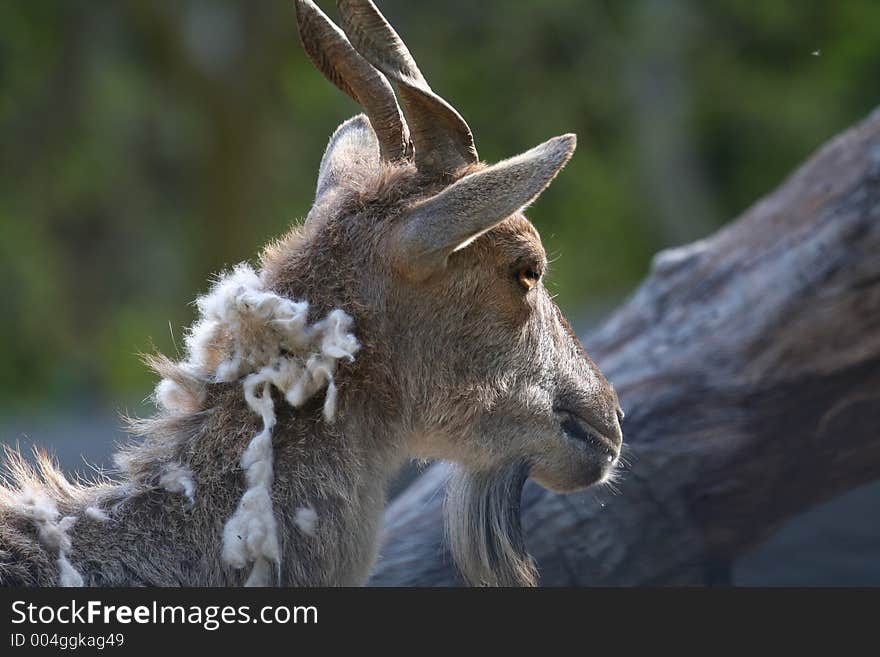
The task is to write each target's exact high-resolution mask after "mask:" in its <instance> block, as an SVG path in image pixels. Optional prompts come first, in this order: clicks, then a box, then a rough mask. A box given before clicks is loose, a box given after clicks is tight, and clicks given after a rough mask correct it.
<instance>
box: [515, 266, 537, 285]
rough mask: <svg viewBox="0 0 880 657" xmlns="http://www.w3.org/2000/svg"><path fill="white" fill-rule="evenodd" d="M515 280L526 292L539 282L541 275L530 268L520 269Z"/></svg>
mask: <svg viewBox="0 0 880 657" xmlns="http://www.w3.org/2000/svg"><path fill="white" fill-rule="evenodd" d="M517 278H518V279H519V283H520V285H522V286H523V287H524V288H525V289H526V290H531V289H532V288H533V287H535V286H536V285H537V284H538V282H539V281H540V280H541V273H540V272H539V271H537V270H536V269H535V268H534V267H531V266H525V267H520V268H519V271H518V273H517Z"/></svg>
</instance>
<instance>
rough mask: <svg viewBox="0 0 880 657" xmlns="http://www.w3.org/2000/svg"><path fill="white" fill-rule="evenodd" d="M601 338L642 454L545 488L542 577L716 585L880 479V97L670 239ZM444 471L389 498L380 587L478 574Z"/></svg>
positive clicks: (593, 348)
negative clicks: (787, 528) (592, 479)
mask: <svg viewBox="0 0 880 657" xmlns="http://www.w3.org/2000/svg"><path fill="white" fill-rule="evenodd" d="M586 346H587V350H588V351H589V352H590V354H591V355H592V356H593V357H594V359H595V360H596V361H597V363H598V364H599V366H600V367H601V368H602V370H603V371H604V372H606V374H607V375H608V378H609V379H610V380H611V381H613V382H614V384H615V387H616V388H617V390H618V392H619V395H620V399H621V402H622V406H623V408H624V410H625V411H626V421H625V423H624V426H623V428H624V434H625V438H626V441H627V443H628V444H629V456H628V458H629V461H630V462H631V467H629V468H627V469H626V470H625V472H624V473H623V479H622V480H621V481H620V483H619V484H618V487H619V489H620V493H619V494H618V495H609V494H602V493H601V492H600V493H596V492H594V491H585V492H584V493H580V494H575V495H569V496H564V495H557V494H554V493H550V492H548V491H545V490H543V489H541V488H540V487H538V486H537V485H534V484H532V483H531V482H530V483H529V484H528V485H527V486H526V489H525V491H524V493H523V524H524V527H525V531H526V538H527V544H528V546H529V549H530V551H531V552H532V554H533V555H534V556H535V558H536V560H537V562H538V566H539V569H540V573H541V583H542V584H543V585H556V586H571V585H579V586H580V585H665V584H701V583H706V582H710V583H711V582H712V581H714V580H715V579H716V574H717V573H722V574H723V572H724V569H725V564H728V563H729V562H730V560H731V559H733V558H735V557H737V556H738V555H741V554H742V553H743V552H744V551H745V550H747V549H748V548H750V547H752V546H754V545H755V544H757V543H759V542H760V541H761V540H762V539H764V538H765V537H767V536H768V534H770V533H771V532H773V530H774V529H776V528H777V527H778V526H779V525H780V523H781V522H782V521H784V520H785V519H786V518H788V517H790V516H792V515H794V514H797V513H799V512H801V511H804V510H806V509H808V508H809V507H811V506H814V505H816V504H818V503H820V502H823V501H825V500H828V499H830V498H832V497H834V496H836V495H838V494H840V493H842V492H844V491H846V490H848V489H850V488H854V487H856V486H858V485H860V484H863V483H866V482H868V481H871V480H873V479H876V478H878V477H880V109H878V110H875V111H874V112H873V113H872V114H871V115H870V116H869V117H868V118H867V119H865V120H864V121H863V122H862V123H861V124H859V125H857V126H855V127H854V128H852V129H850V130H848V131H847V132H845V133H843V134H842V135H840V136H838V137H837V138H835V139H834V140H832V141H831V142H830V143H828V144H827V145H825V146H824V147H823V148H822V149H821V150H820V151H819V152H818V153H816V154H815V155H814V156H813V157H812V158H811V159H810V160H809V161H808V162H807V163H806V164H804V165H803V166H802V167H801V168H800V169H798V170H797V171H796V172H795V173H794V174H793V175H791V177H790V178H789V179H788V180H786V181H785V182H784V183H783V184H782V186H780V187H779V188H778V189H777V190H776V191H775V192H773V193H772V194H770V195H769V196H767V197H766V198H764V199H763V200H761V201H759V202H758V203H757V204H756V205H754V206H753V207H752V208H750V209H749V210H748V211H746V212H745V213H744V214H743V216H741V217H740V218H739V219H738V220H736V221H735V222H733V223H731V224H729V225H728V226H726V227H725V228H723V229H722V230H720V231H719V232H718V233H716V234H715V235H713V236H711V237H709V238H707V239H704V240H701V241H699V242H696V243H694V244H691V245H689V246H686V247H682V248H678V249H674V250H670V251H665V252H662V253H660V254H658V255H657V257H656V258H655V259H654V262H653V265H652V269H651V272H650V275H649V276H648V278H647V279H646V280H645V282H644V283H643V284H642V285H641V287H640V288H639V289H638V290H637V291H636V292H635V294H634V295H633V296H632V297H631V298H630V299H629V300H628V301H627V302H626V303H624V304H623V306H622V307H621V308H620V309H619V310H617V312H615V313H614V314H613V315H612V317H611V318H610V319H609V320H608V321H607V322H606V323H605V324H604V325H603V326H602V327H601V328H600V329H599V330H598V331H597V332H596V334H595V335H593V336H592V337H591V339H590V340H589V341H587V344H586ZM445 467H446V466H445V465H443V464H437V465H435V466H432V467H431V468H430V469H429V470H428V471H427V472H426V473H425V474H424V475H422V476H421V477H420V478H419V479H418V480H416V482H415V483H414V484H412V485H411V486H410V488H409V489H408V490H406V491H405V492H404V493H403V494H402V495H401V496H399V497H398V498H397V499H395V501H394V502H393V503H392V505H391V506H390V507H389V509H388V511H387V514H386V519H385V526H386V529H385V540H384V547H383V549H382V553H381V557H380V561H379V564H378V566H377V569H376V572H375V574H374V577H373V579H372V584H374V585H395V586H416V585H433V586H443V585H449V584H458V583H459V582H460V580H459V579H458V577H457V575H456V573H455V569H454V567H453V565H452V563H451V559H450V557H449V555H448V552H447V550H446V548H445V545H444V537H443V522H442V519H441V507H442V501H443V490H442V487H443V479H444V473H445ZM600 499H601V500H604V503H602V502H600V501H599V500H600Z"/></svg>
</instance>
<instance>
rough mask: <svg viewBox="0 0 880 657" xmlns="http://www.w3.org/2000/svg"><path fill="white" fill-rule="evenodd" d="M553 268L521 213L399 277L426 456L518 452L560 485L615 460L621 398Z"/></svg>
mask: <svg viewBox="0 0 880 657" xmlns="http://www.w3.org/2000/svg"><path fill="white" fill-rule="evenodd" d="M546 273H547V258H546V254H545V252H544V248H543V246H542V244H541V240H540V237H539V235H538V232H537V231H536V230H535V228H534V226H533V225H532V224H531V223H530V222H529V221H528V220H527V219H526V218H525V217H524V216H523V215H522V214H521V213H516V214H514V215H512V216H511V217H509V218H507V219H505V220H504V221H502V222H501V223H499V224H498V225H496V226H495V227H494V228H493V229H492V230H490V231H489V232H487V233H485V234H484V235H482V236H480V237H479V238H478V239H476V240H475V241H474V242H473V243H472V244H470V245H468V246H467V247H465V248H463V249H460V250H458V251H455V252H453V253H451V254H450V255H449V257H448V260H447V263H446V266H445V267H444V268H442V269H441V270H440V271H438V272H436V273H434V274H433V275H432V276H430V277H429V278H427V279H426V280H421V281H413V280H411V279H407V277H406V274H405V273H404V274H403V275H402V276H398V278H397V280H395V281H394V285H395V292H394V297H395V298H397V299H400V300H401V301H400V302H399V303H394V304H391V305H390V307H391V308H393V309H394V311H395V312H397V313H399V315H400V316H399V317H396V318H395V319H394V320H392V321H393V323H392V325H393V326H395V327H397V328H403V327H405V331H406V332H407V333H408V334H409V335H410V336H412V337H410V338H409V339H407V340H406V341H405V342H407V343H411V344H412V347H411V348H407V349H405V350H404V352H403V353H405V354H406V362H401V363H400V368H401V371H404V369H405V368H407V367H409V368H410V369H411V371H412V370H414V373H413V374H412V375H408V376H401V380H405V381H407V385H409V386H411V388H414V389H417V390H418V392H419V399H421V400H422V408H421V409H418V410H420V412H421V413H422V417H421V418H419V419H418V420H416V425H417V426H418V427H419V432H420V435H422V436H423V440H422V441H421V442H420V443H419V445H418V448H419V450H420V452H421V453H420V454H419V455H420V456H434V457H440V458H446V459H450V460H455V461H458V462H462V463H464V464H466V465H468V466H470V467H476V468H479V469H488V468H493V467H495V466H497V465H498V464H502V463H505V462H511V461H520V462H523V463H524V464H526V467H527V468H528V471H529V473H530V475H531V477H532V478H534V479H535V480H537V481H538V482H539V483H541V484H542V485H544V486H546V487H548V488H551V489H554V490H558V491H571V490H576V489H578V488H583V487H586V486H589V485H591V484H593V483H596V482H597V481H601V480H603V479H604V478H605V477H606V476H607V475H608V473H609V472H611V470H612V469H613V468H614V467H615V466H616V462H617V458H618V456H619V454H620V448H621V441H622V434H621V429H620V420H621V419H622V412H621V410H620V407H619V404H618V400H617V395H616V394H615V392H614V390H613V388H612V387H611V386H610V385H609V383H608V382H607V381H606V380H605V378H604V377H603V376H602V373H601V372H600V371H599V370H598V368H597V367H596V366H595V365H594V364H593V362H592V361H591V360H590V359H589V357H588V356H587V354H586V352H585V351H584V349H583V347H582V346H581V344H580V342H579V340H578V338H577V336H576V335H575V334H574V332H573V331H572V330H571V327H570V326H569V324H568V322H567V321H566V320H565V318H564V317H563V315H562V313H561V312H560V311H559V308H558V307H557V306H556V304H555V303H554V302H553V300H552V299H551V298H550V295H549V294H548V292H547V290H546V288H545V287H544V282H543V279H544V276H545V275H546ZM389 339H391V340H392V341H394V340H393V337H391V336H389ZM396 342H398V344H399V342H400V340H397V341H396ZM420 355H421V358H420ZM413 379H416V380H415V381H414V380H413ZM418 410H417V412H418Z"/></svg>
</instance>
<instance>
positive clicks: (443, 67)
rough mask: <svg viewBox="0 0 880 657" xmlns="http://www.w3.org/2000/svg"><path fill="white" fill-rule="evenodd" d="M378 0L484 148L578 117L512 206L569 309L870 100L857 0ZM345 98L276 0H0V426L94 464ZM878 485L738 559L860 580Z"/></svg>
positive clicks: (869, 68)
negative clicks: (547, 261) (154, 367)
mask: <svg viewBox="0 0 880 657" xmlns="http://www.w3.org/2000/svg"><path fill="white" fill-rule="evenodd" d="M321 4H322V6H323V8H324V9H325V11H327V12H328V13H329V14H330V15H331V16H333V15H334V13H335V11H334V7H333V3H332V2H330V1H329V0H324V1H323V2H322V3H321ZM379 4H380V7H381V9H382V10H383V11H384V12H385V14H386V15H387V16H388V17H389V19H390V20H391V21H392V22H393V23H394V24H395V26H396V27H397V29H398V31H399V32H400V33H401V34H402V36H403V37H404V38H405V39H406V40H407V42H408V43H409V44H410V46H411V49H412V50H413V53H414V55H415V56H416V58H417V59H418V61H419V63H420V66H421V68H422V70H423V72H424V73H425V74H426V76H427V77H428V78H429V80H430V82H431V85H432V86H433V87H434V88H435V89H436V90H438V91H439V92H440V93H441V94H442V95H444V96H445V97H446V98H447V99H449V100H450V101H451V102H452V103H453V104H454V105H456V107H457V108H458V109H459V110H460V111H461V112H462V114H463V115H464V117H465V118H466V119H467V120H468V122H469V123H470V125H471V127H472V129H473V131H474V134H475V135H476V140H477V146H478V148H479V150H480V154H481V156H482V157H483V158H484V159H486V160H487V161H495V160H498V159H502V158H504V157H507V156H510V155H513V154H516V153H518V152H520V151H523V150H525V149H527V148H529V147H531V146H533V145H535V144H537V143H538V142H540V141H543V140H544V139H547V138H548V137H551V136H553V135H556V134H561V133H564V132H576V133H577V134H578V138H579V146H578V151H577V153H576V155H575V157H574V159H573V160H572V162H571V163H570V165H569V166H568V168H567V169H566V171H565V173H564V174H563V175H562V176H560V177H559V178H558V179H557V180H556V181H555V182H554V183H553V185H552V186H551V188H550V190H549V191H548V192H547V193H546V194H544V195H543V196H542V198H541V200H540V201H539V203H538V204H537V205H536V206H535V207H534V208H533V209H532V210H531V211H530V216H531V218H532V219H533V220H534V221H535V223H536V225H537V227H538V228H539V230H540V231H541V233H542V236H543V239H544V243H545V246H546V247H547V250H548V253H550V254H551V257H552V259H553V263H552V267H551V273H550V277H549V285H550V287H551V289H552V290H553V291H554V292H555V293H556V294H558V301H559V303H560V305H561V306H562V308H563V310H564V311H565V312H566V313H567V314H568V315H569V317H571V318H572V320H573V322H574V324H575V325H576V327H577V328H578V329H579V330H580V331H581V333H582V334H586V333H588V332H589V330H590V328H591V326H593V325H595V323H596V322H597V321H599V320H600V319H601V317H602V316H603V315H604V314H606V313H607V312H608V311H609V310H610V309H611V308H612V307H613V306H614V304H615V303H617V302H618V301H619V300H620V299H621V298H623V297H624V296H625V295H626V294H628V293H629V292H630V291H631V290H632V289H633V287H634V286H635V285H636V284H637V283H638V281H639V280H640V279H641V278H642V277H643V276H644V274H645V273H646V271H647V269H648V266H649V263H650V259H651V257H652V255H653V254H654V253H655V252H657V251H658V250H660V249H662V248H665V247H668V246H672V245H677V244H682V243H686V242H689V241H692V240H694V239H698V238H700V237H703V236H705V235H707V234H709V233H711V232H713V231H714V230H715V229H717V228H718V227H719V226H721V225H722V224H724V223H725V222H726V221H729V220H730V219H732V218H734V217H735V216H736V215H737V214H739V213H740V212H742V211H743V210H744V209H745V208H746V207H747V206H748V205H750V204H751V203H752V202H754V201H755V200H757V199H758V198H759V197H760V196H761V195H763V194H765V193H766V192H768V191H770V190H771V189H773V188H774V187H775V186H776V185H778V184H779V182H781V180H782V179H783V178H784V176H785V175H786V174H787V173H788V172H789V171H790V170H791V169H792V168H793V167H794V166H796V165H797V164H798V163H799V162H800V161H801V160H803V159H804V158H805V157H806V156H808V155H809V154H810V153H811V152H812V151H813V150H814V149H815V148H817V147H818V146H819V145H820V144H822V143H823V142H824V141H825V140H827V139H828V138H829V137H831V136H832V135H834V134H835V133H837V132H839V131H840V130H842V129H844V128H845V127H847V126H848V125H850V124H852V123H853V122H855V121H857V120H858V119H860V118H861V117H862V116H864V115H865V114H866V113H867V112H868V111H869V110H870V109H872V108H873V107H874V106H875V105H876V104H877V103H878V102H880V3H878V2H875V1H874V0H851V1H841V2H831V1H828V2H807V1H801V2H762V3H756V2H750V1H746V0H736V1H734V0H723V1H716V2H697V1H695V0H692V1H685V0H668V1H661V0H633V1H625V2H622V1H613V0H605V1H604V2H602V1H587V0H553V1H538V0H488V1H487V0H481V1H479V2H475V1H474V0H451V1H448V2H444V3H434V2H416V1H412V0H410V1H408V2H405V1H403V0H384V1H381V2H380V3H379ZM357 111H358V110H357V108H356V107H355V105H354V104H353V103H351V102H350V101H349V100H348V99H347V98H346V97H344V96H343V95H342V94H341V93H339V92H338V91H337V90H336V89H335V88H333V87H332V86H331V85H330V84H329V83H328V82H326V81H325V80H324V78H323V77H322V76H321V75H320V74H319V73H317V71H315V70H314V69H313V68H312V66H311V64H310V63H309V62H308V60H307V59H306V58H305V56H304V55H303V53H302V50H301V48H300V45H299V40H298V37H297V35H296V27H295V21H294V14H293V6H292V3H291V2H289V1H288V0H255V1H251V2H232V1H229V2H227V1H223V0H190V1H187V2H172V1H167V2H159V1H143V2H140V1H135V0H120V1H116V2H110V1H106V2H99V1H92V2H86V1H84V0H68V1H66V2H50V1H48V0H34V1H31V2H26V1H19V2H14V1H13V2H5V3H0V304H2V305H0V343H2V345H3V347H2V348H0V441H3V442H8V443H15V442H17V441H18V442H21V444H22V445H27V444H28V443H29V442H30V441H34V442H37V443H39V444H41V445H45V446H48V447H50V448H51V449H53V450H54V451H55V452H56V453H57V454H58V455H59V458H60V459H61V461H62V462H63V464H64V465H65V466H66V467H69V468H73V469H80V470H83V469H86V466H85V465H84V464H83V462H82V461H81V460H80V458H79V455H80V454H83V455H85V457H86V458H87V459H88V460H90V461H94V462H97V463H104V462H106V459H107V455H108V454H109V452H110V449H111V447H112V443H113V440H115V439H121V438H124V436H123V435H122V434H121V433H119V431H118V430H117V429H116V426H117V424H118V422H117V420H116V417H115V414H116V412H117V411H118V410H127V411H129V412H132V413H135V414H138V413H140V414H144V413H148V412H149V404H148V403H146V402H145V401H144V400H145V398H147V397H148V396H149V394H150V392H151V389H152V386H153V384H154V383H155V380H154V379H153V378H152V376H151V375H150V374H149V373H148V371H147V370H146V368H144V367H143V366H142V365H140V363H139V361H138V358H137V353H139V352H145V351H150V350H152V349H153V348H154V347H155V348H158V349H159V350H161V351H163V352H165V353H167V354H170V355H174V354H176V353H177V349H178V346H179V345H180V344H181V336H182V332H183V327H185V326H186V325H188V324H189V323H190V321H191V320H192V319H193V317H194V312H193V308H192V306H191V305H190V302H191V301H192V299H194V298H195V296H196V294H197V293H199V292H200V291H202V290H204V289H205V288H206V284H207V283H206V282H207V280H208V277H209V276H210V275H211V274H212V273H215V272H217V271H219V270H221V269H223V268H225V267H228V266H230V265H232V264H235V263H236V262H239V261H241V260H246V259H250V260H251V261H253V259H254V256H255V255H256V253H257V252H258V250H259V247H260V246H261V245H262V244H264V243H265V242H266V241H268V240H269V239H270V238H272V237H274V236H276V235H278V234H280V233H282V232H283V231H284V230H285V229H286V227H287V226H289V225H290V223H291V222H294V221H297V220H298V219H299V218H300V217H303V216H304V215H305V213H306V212H307V210H308V208H309V205H310V201H311V196H312V192H313V189H314V182H315V174H316V172H317V164H318V161H319V159H320V155H321V153H322V152H323V148H324V145H325V144H326V140H327V138H328V137H329V135H330V134H331V132H332V131H333V129H334V128H335V127H336V125H337V124H338V123H340V122H341V121H342V120H344V119H345V118H347V117H349V116H351V115H352V114H354V113H356V112H357ZM610 503H614V501H613V500H611V501H610ZM878 503H880V486H878V485H875V486H869V487H865V488H863V489H861V490H858V491H854V492H852V493H850V494H849V495H847V496H845V497H844V498H843V499H841V500H838V501H835V502H834V503H832V504H831V505H826V506H825V507H822V508H820V509H818V510H815V511H813V512H811V513H810V514H807V515H806V516H804V517H803V518H800V519H798V520H796V521H794V522H792V523H790V525H789V526H787V527H785V528H784V529H783V530H782V531H781V532H779V534H777V535H776V536H775V537H774V538H773V539H771V541H770V542H769V543H768V544H767V545H766V546H764V547H762V548H760V549H759V550H757V551H755V553H753V554H752V555H750V556H749V557H747V558H745V559H743V560H741V561H740V562H739V563H738V564H737V567H736V572H735V580H736V581H737V582H738V583H742V584H773V583H789V584H813V583H815V584H828V583H836V584H869V583H874V584H880V527H878V525H880V523H878V522H877V520H876V518H877V513H876V508H877V504H878Z"/></svg>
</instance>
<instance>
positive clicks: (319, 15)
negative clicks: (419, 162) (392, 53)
mask: <svg viewBox="0 0 880 657" xmlns="http://www.w3.org/2000/svg"><path fill="white" fill-rule="evenodd" d="M295 5H296V20H297V24H298V26H299V37H300V40H301V41H302V44H303V48H304V49H305V51H306V54H307V55H308V56H309V59H310V60H311V61H312V63H313V64H314V65H315V66H316V67H317V69H318V70H319V71H321V73H323V74H324V76H325V77H326V78H327V79H328V80H330V82H332V83H333V84H335V85H336V86H337V87H339V89H341V90H342V91H343V92H344V93H346V94H347V95H348V96H350V97H351V98H352V100H354V101H355V102H356V103H357V104H359V105H360V106H361V107H362V108H363V109H364V112H365V113H366V115H367V118H368V119H369V120H370V124H371V125H372V126H373V131H374V132H375V133H376V137H377V138H378V140H379V152H380V154H381V156H382V159H383V160H386V161H394V160H400V159H403V158H405V157H409V156H410V155H411V153H412V145H411V143H410V140H409V130H408V129H407V125H406V122H405V121H404V119H403V115H402V114H401V112H400V107H399V106H398V104H397V99H396V98H395V97H394V90H393V89H392V88H391V85H390V84H388V80H387V79H385V76H384V75H382V74H381V73H380V72H379V71H377V70H376V69H375V68H373V66H372V65H371V64H370V63H369V62H368V61H367V60H366V59H364V58H363V57H362V56H361V55H360V54H359V53H358V52H357V51H356V50H355V49H354V48H353V47H352V45H351V43H349V41H348V39H347V38H346V36H345V34H344V33H343V32H342V30H340V29H339V28H338V27H336V25H334V23H333V21H331V20H330V19H329V18H328V17H327V15H326V14H325V13H324V12H322V11H321V9H320V8H319V7H318V6H317V5H316V4H315V3H314V2H312V0H295Z"/></svg>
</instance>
